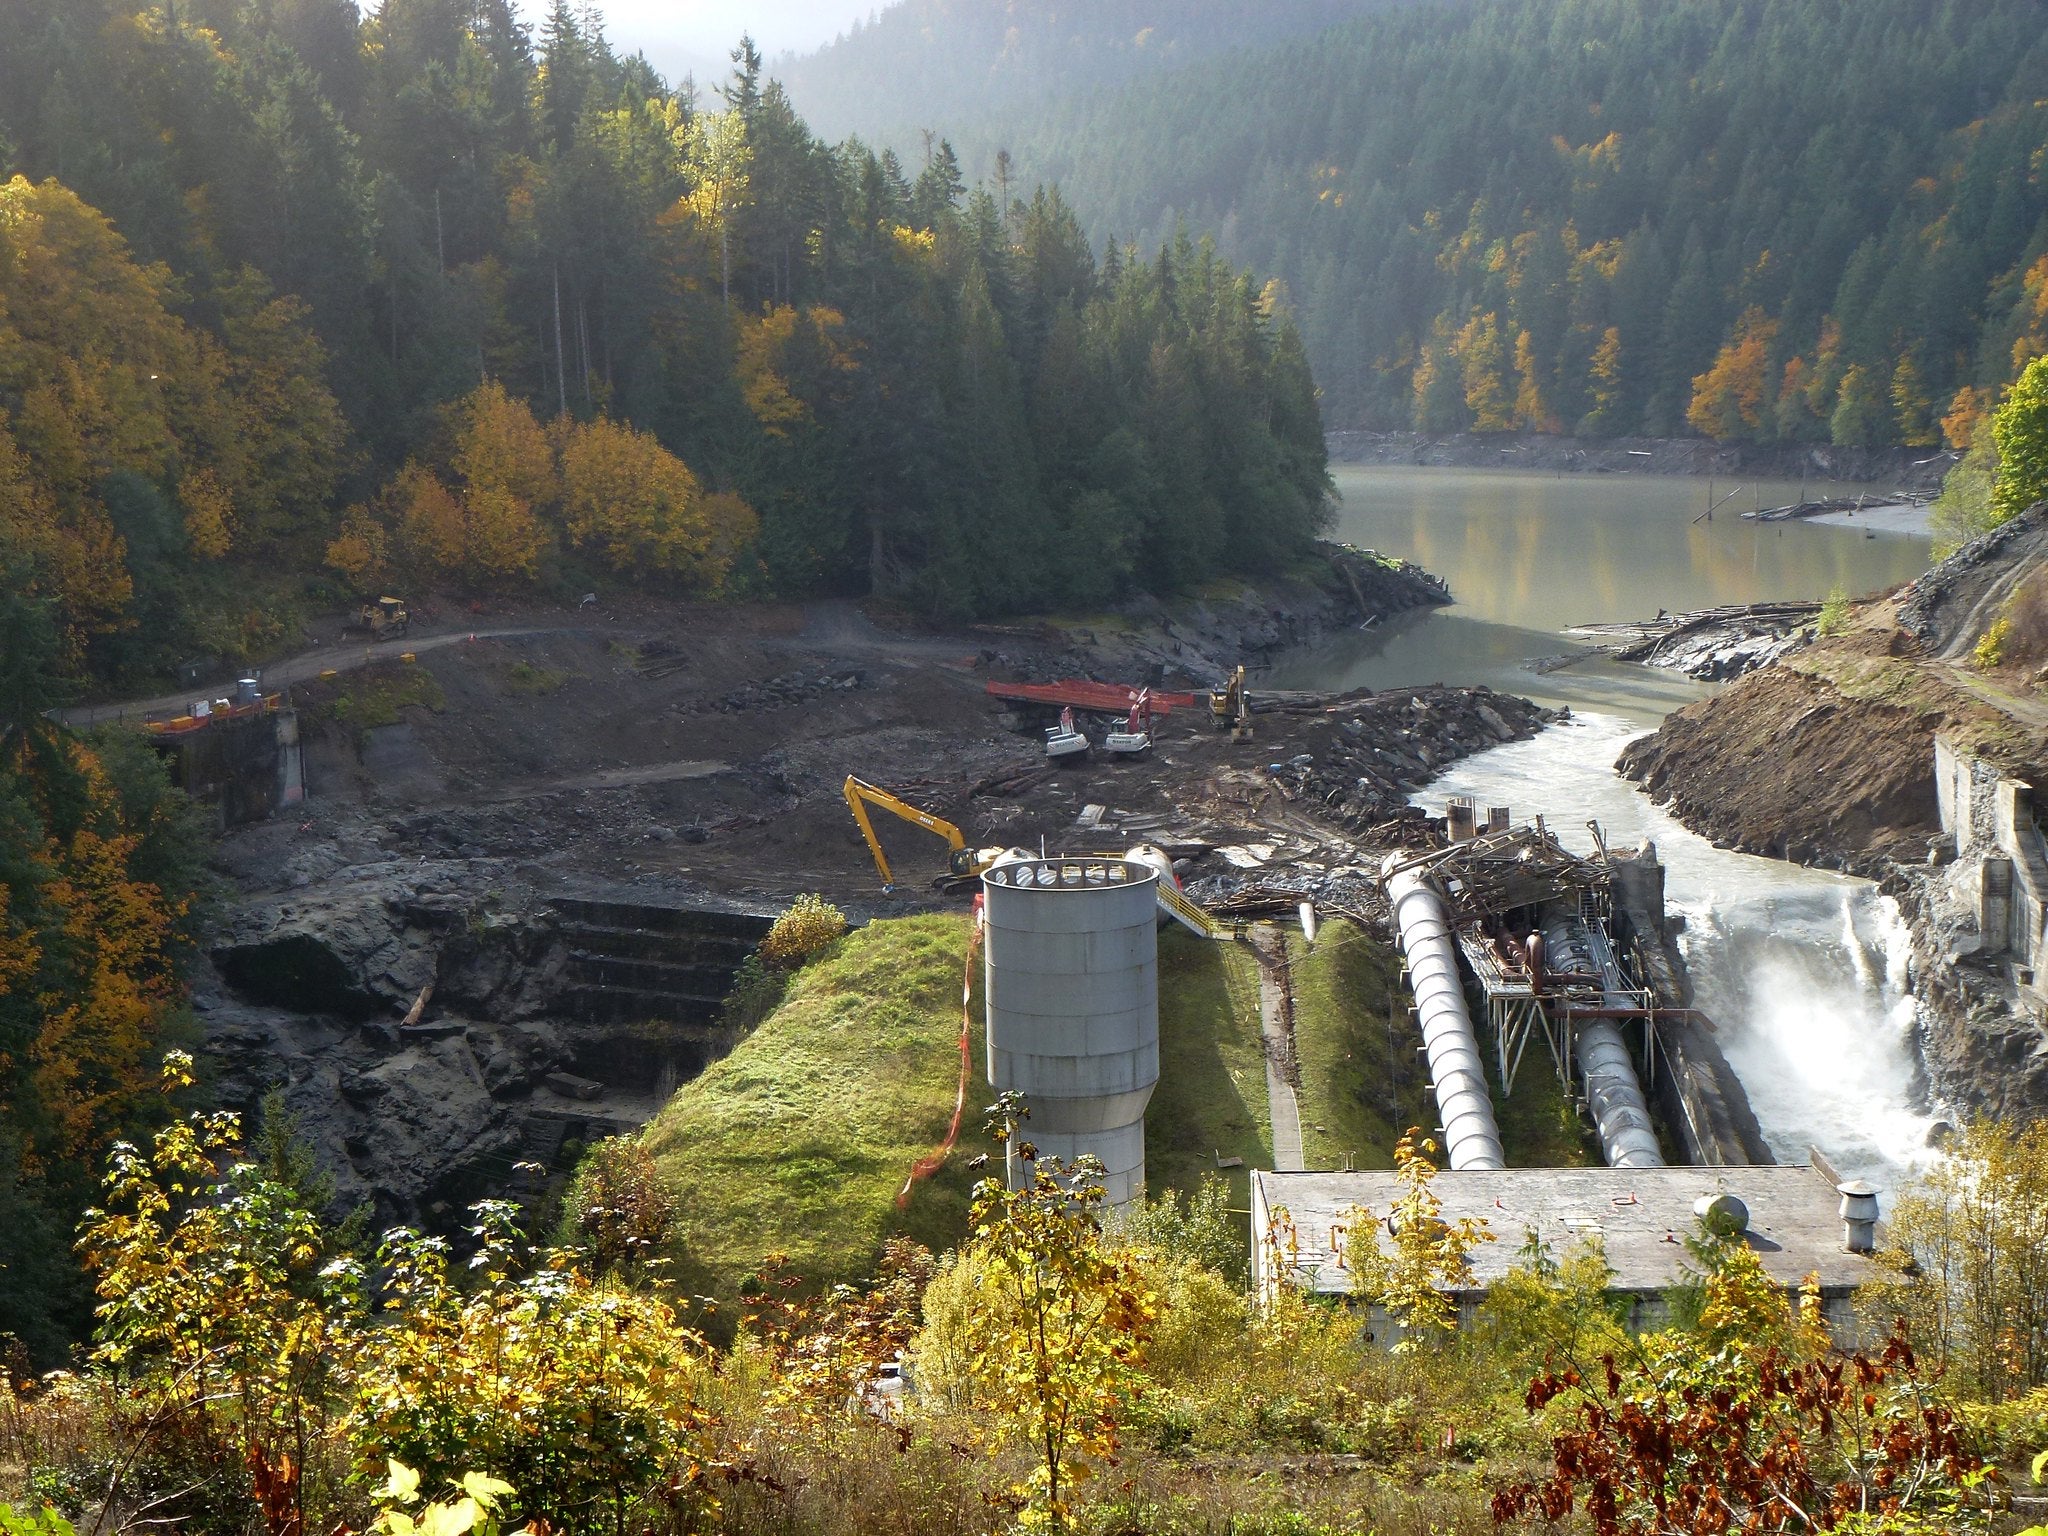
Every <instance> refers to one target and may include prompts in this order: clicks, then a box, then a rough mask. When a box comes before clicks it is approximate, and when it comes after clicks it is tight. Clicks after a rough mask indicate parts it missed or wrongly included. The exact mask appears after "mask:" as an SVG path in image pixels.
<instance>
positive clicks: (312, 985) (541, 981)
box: [193, 861, 766, 1224]
mask: <svg viewBox="0 0 2048 1536" xmlns="http://www.w3.org/2000/svg"><path fill="white" fill-rule="evenodd" d="M482 862H485V863H488V864H489V865H490V867H489V868H485V869H474V868H471V867H470V864H469V862H468V861H450V862H449V863H448V864H445V865H436V864H431V863H424V864H423V863H413V864H388V865H382V866H376V865H373V866H369V867H365V868H358V869H355V870H353V871H351V872H350V873H351V874H353V875H354V876H355V878H351V879H345V880H342V881H330V882H324V883H322V884H320V885H317V886H314V887H311V888H307V889H301V890H298V891H294V892H292V893H290V894H289V895H288V896H286V897H280V898H272V899H270V900H257V901H251V902H249V903H247V904H246V905H244V906H243V907H241V908H239V909H238V910H236V911H235V912H234V913H233V914H232V915H231V917H230V919H229V920H228V921H227V922H226V923H225V924H224V926H223V929H222V931H221V933H220V935H219V937H218V939H217V940H216V942H215V944H214V947H213V950H212V961H213V963H212V966H211V967H210V968H209V969H208V970H207V971H206V972H205V973H204V974H203V975H202V976H201V977H200V978H199V981H198V984H197V985H196V987H195V990H194V997H193V1008H194V1011H195V1012H196V1013H197V1015H198V1017H199V1019H200V1021H201V1023H202V1024H203V1026H204V1029H205V1037H206V1044H205V1051H206V1056H207V1059H208V1065H209V1067H210V1070H211V1073H212V1076H213V1079H214V1082H215V1085H216V1090H217V1092H218V1094H219V1097H220V1098H221V1100H222V1101H223V1102H224V1103H226V1104H227V1105H229V1106H230V1107H234V1108H238V1109H241V1110H243V1111H244V1112H245V1113H247V1112H249V1111H253V1110H254V1109H256V1108H257V1106H259V1105H260V1104H261V1103H262V1101H263V1100H264V1099H265V1097H266V1096H267V1095H269V1094H271V1093H278V1094H281V1095H282V1097H283V1100H284V1104H285V1106H286V1108H287V1109H288V1110H289V1111H290V1112H291V1114H292V1116H293V1118H294V1120H295V1121H296V1123H297V1128H298V1132H299V1134H300V1135H301V1136H302V1137H303V1138H305V1139H306V1141H307V1142H308V1143H309V1144H310V1145H311V1146H312V1147H313V1149H314V1151H315V1153H316V1155H317V1156H318V1157H319V1159H320V1162H321V1164H322V1165H323V1167H324V1168H325V1169H326V1170H327V1171H328V1172H329V1173H330V1174H331V1175H332V1176H333V1177H334V1179H335V1184H336V1196H335V1203H336V1206H337V1208H338V1210H347V1209H353V1208H354V1207H356V1206H358V1205H361V1204H363V1203H365V1202H367V1203H368V1204H369V1205H370V1206H371V1207H372V1208H373V1210H374V1213H375V1217H376V1219H377V1220H378V1221H379V1222H380V1223H383V1224H389V1223H392V1222H397V1221H426V1222H429V1223H435V1222H438V1221H439V1220H441V1219H442V1218H444V1217H447V1216H449V1215H450V1214H451V1213H454V1212H458V1211H459V1210H460V1209H461V1208H462V1207H463V1206H464V1205H466V1204H467V1203H468V1202H469V1201H471V1200H473V1199H476V1198H478V1197H479V1196H481V1195H483V1194H486V1193H493V1192H497V1193H503V1192H506V1191H508V1190H509V1191H512V1192H515V1193H516V1192H518V1191H520V1190H521V1189H528V1190H532V1189H536V1188H539V1187H542V1186H544V1185H545V1184H546V1183H547V1181H549V1180H550V1179H552V1178H556V1177H559V1176H561V1175H563V1174H566V1173H567V1172H568V1171H569V1168H570V1167H571V1166H572V1165H573V1162H574V1159H575V1156H576V1154H577V1152H578V1150H579V1149H580V1147H581V1146H582V1145H584V1144H586V1143H587V1142H588V1141H589V1140H591V1139H592V1138H594V1137H598V1136H603V1135H609V1134H613V1133H615V1132H618V1131H621V1130H626V1129H629V1128H631V1127H632V1126H634V1125H636V1124H638V1123H640V1122H641V1121H642V1120H644V1119H646V1118H647V1117H648V1116H649V1115H651V1114H652V1113H653V1111H654V1110H655V1109H656V1108H658V1107H659V1105H660V1104H661V1103H662V1102H664V1101H665V1100H666V1098H667V1097H668V1095H669V1094H670V1093H671V1092H673V1090H674V1089H675V1087H676V1085H677V1084H678V1083H679V1082H682V1081H684V1080H687V1079H688V1078H689V1077H692V1076H694V1075H695V1074H696V1073H697V1072H699V1071H701V1070H702V1069H703V1067H704V1065H705V1064H706V1063H707V1062H708V1061H709V1060H710V1059H712V1057H713V1056H714V1055H716V1054H718V1053H720V1052H721V1051H722V1049H723V1048H724V1046H725V1044H726V1042H725V1040H724V1038H723V1034H722V1031H721V1028H720V1026H719V1023H718V1010H719V1002H720V999H722V997H723V996H724V994H725V993H726V991H727V990H729V987H730V984H731V980H732V975H733V972H734V970H735V969H736V968H737V967H738V965H739V963H740V961H741V959H743V958H744V956H745V955H746V953H747V952H748V950H749V949H750V948H751V946H752V944H753V942H754V940H755V938H757V937H758V935H759V933H760V932H761V931H762V929H763V928H765V926H766V919H765V918H764V917H759V916H755V915H753V914H747V913H727V912H715V911H706V912H704V913H693V912H690V911H689V910H688V909H685V908H680V907H678V908H670V907H664V906H657V905H649V904H647V903H645V902H644V901H643V902H636V901H633V900H631V899H623V900H621V899H612V900H603V899H595V898H593V897H592V896H590V895H576V896H561V897H556V898H553V899H542V898H540V897H538V896H535V895H532V894H531V893H526V894H523V895H516V896H510V897H508V896H507V895H506V894H504V892H503V889H502V885H503V882H504V871H503V870H502V869H501V868H499V867H497V866H496V864H495V861H482ZM700 929H701V931H699V930H700Z"/></svg>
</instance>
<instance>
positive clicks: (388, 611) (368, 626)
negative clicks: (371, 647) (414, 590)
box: [356, 597, 412, 640]
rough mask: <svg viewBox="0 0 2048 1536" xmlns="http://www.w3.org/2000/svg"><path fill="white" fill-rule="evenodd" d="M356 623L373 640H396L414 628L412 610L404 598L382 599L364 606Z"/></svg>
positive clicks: (357, 615)
mask: <svg viewBox="0 0 2048 1536" xmlns="http://www.w3.org/2000/svg"><path fill="white" fill-rule="evenodd" d="M356 623H357V625H358V626H360V627H361V628H362V629H363V630H364V632H365V633H367V634H368V635H369V637H370V638H371V639H372V640H395V639H397V638H398V637H399V636H400V635H402V634H404V633H405V632H406V631H407V630H408V629H411V628H412V609H411V608H409V607H407V606H406V602H405V599H404V598H402V597H380V598H378V599H377V601H375V602H374V603H365V604H363V606H362V609H361V611H360V612H358V613H357V614H356Z"/></svg>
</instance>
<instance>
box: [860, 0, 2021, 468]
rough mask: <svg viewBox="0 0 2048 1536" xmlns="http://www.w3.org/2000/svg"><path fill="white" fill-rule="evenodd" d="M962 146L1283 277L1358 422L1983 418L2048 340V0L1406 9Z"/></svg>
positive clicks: (1586, 424)
mask: <svg viewBox="0 0 2048 1536" xmlns="http://www.w3.org/2000/svg"><path fill="white" fill-rule="evenodd" d="M902 9H903V10H906V11H907V10H909V9H910V8H909V7H904V8H902ZM897 14H898V12H894V11H892V12H890V13H889V14H888V16H887V17H885V22H886V21H887V20H888V19H889V18H891V17H894V16H896V15H897ZM975 36H976V35H975V33H974V31H973V29H972V28H970V27H968V26H967V25H965V23H964V22H963V23H958V24H956V25H955V26H954V28H953V30H952V31H951V32H950V33H948V34H947V35H946V37H945V38H944V39H941V40H940V41H939V42H936V43H934V44H933V45H932V46H934V47H940V46H944V45H945V44H947V43H950V44H951V45H953V46H955V47H957V48H958V49H960V50H961V57H962V59H963V60H964V61H972V60H975V59H977V58H980V57H981V56H980V55H976V54H975V53H974V52H973V51H972V50H973V48H974V46H975ZM841 47H842V48H843V47H845V45H843V44H842V45H841ZM974 67H975V65H974V64H973V63H971V62H963V64H962V69H963V71H967V72H971V71H972V69H973V68H974ZM940 126H948V125H944V124H941V125H940ZM956 142H957V143H959V144H960V146H961V150H962V154H963V156H965V157H966V158H967V160H968V161H969V163H972V164H980V163H984V162H985V161H986V160H987V159H988V158H989V157H990V156H991V155H992V154H993V152H994V150H995V148H996V147H998V146H1000V147H1003V148H1007V149H1008V150H1009V151H1010V152H1011V155H1012V158H1013V160H1014V163H1015V166H1016V170H1015V174H1016V176H1017V177H1019V178H1020V179H1021V180H1022V181H1023V182H1025V183H1027V184H1028V183H1034V182H1037V181H1040V180H1045V181H1057V182H1059V183H1060V185H1061V186H1062V188H1063V189H1064V190H1065V192H1066V194H1067V195H1068V197H1069V199H1070V200H1071V201H1072V202H1073V203H1074V205H1075V207H1076V208H1077V209H1078V210H1079V211H1080V212H1081V215H1082V218H1083V221H1084V223H1085V224H1086V226H1087V227H1088V228H1090V229H1091V230H1094V231H1097V232H1107V231H1110V230H1115V231H1118V232H1120V233H1121V234H1123V235H1125V236H1127V237H1137V238H1141V239H1156V238H1159V237H1160V236H1161V235H1163V234H1168V233H1170V232H1171V231H1172V230H1173V229H1174V228H1176V227H1177V226H1178V225H1180V224H1185V225H1186V226H1187V227H1190V228H1193V229H1197V230H1204V231H1213V232H1214V233H1215V235H1216V238H1217V240H1218V243H1219V247H1220V249H1221V250H1222V252H1223V254H1224V255H1226V256H1227V257H1230V258H1232V259H1235V260H1237V261H1241V262H1249V263H1252V264H1254V265H1256V266H1258V267H1259V268H1261V269H1262V270H1266V271H1270V272H1272V273H1274V274H1276V275H1278V276H1279V277H1280V278H1282V279H1283V280H1284V281H1285V283H1286V285H1287V288H1288V290H1289V294H1290V296H1291V298H1292V301H1293V303H1294V305H1295V306H1296V310H1297V313H1298V315H1299V317H1300V321H1301V324H1302V326H1303V330H1304V334H1305V336H1306V339H1307V343H1308V347H1309V354H1310V360H1311V362H1312V363H1313V365H1314V367H1315V371H1316V376H1317V379H1318V381H1319V382H1320V383H1321V385H1322V387H1323V390H1324V409H1325V414H1326V416H1327V417H1328V418H1329V420H1330V422H1331V424H1332V425H1339V426H1348V425H1369V426H1374V427H1396V426H1403V427H1405V426H1409V425H1419V426H1421V427H1423V428H1425V429H1427V430H1432V431H1435V430H1449V429H1455V428H1460V427H1475V428H1478V429H1480V430H1494V429H1501V428H1507V427H1513V426H1525V427H1537V428H1549V429H1564V430H1577V431H1583V432H1587V433H1591V434H1601V435H1611V434H1622V433H1633V432H1647V433H1655V434H1668V433H1682V432H1686V431H1688V430H1692V431H1699V432H1703V433H1707V434H1711V435H1713V436H1716V437H1722V438H1741V439H1794V440H1813V441H1829V440H1832V441H1835V442H1838V443H1867V444H1876V443H1894V442H1904V443H1928V444H1932V443H1934V442H1936V441H1937V440H1939V438H1940V437H1941V435H1942V432H1943V423H1944V418H1949V420H1950V436H1951V438H1952V440H1955V441H1958V442H1960V441H1964V440H1966V439H1967V436H1968V431H1969V427H1970V424H1971V420H1972V418H1973V417H1974V416H1975V415H1976V414H1977V413H1978V412H1979V411H1980V410H1981V408H1982V406H1983V404H1984V397H1983V396H1982V394H1979V393H1971V392H1972V391H1986V390H1992V389H1995V388H1996V387H1998V386H2000V385H2002V384H2004V383H2005V382H2007V381H2009V380H2010V379H2011V378H2012V377H2013V376H2014V374H2015V373H2016V372H2017V370H2018V367H2019V366H2020V365H2021V364H2022V363H2024V362H2025V360H2026V359H2027V358H2028V357H2030V356H2033V355H2038V354H2039V353H2041V352H2042V351H2043V350H2048V260H2044V254H2048V164H2044V157H2048V30H2044V28H2043V27H2042V25H2041V11H2040V8H2039V6H2038V5H2036V4H2033V3H2031V0H1855V3H1850V0H1684V3H1680V0H1564V3H1558V0H1472V3H1451V4H1428V5H1418V6H1409V7H1400V8H1389V9H1386V10H1382V11H1379V12H1376V13H1374V14H1371V15H1367V16H1363V17H1360V18H1357V19H1354V20H1352V21H1349V22H1347V23H1345V24H1343V25H1341V26H1339V27H1336V28H1335V29H1333V30H1330V31H1328V32H1327V33H1325V34H1323V35H1320V36H1317V37H1314V38H1312V39H1302V40H1296V41H1292V42H1288V43H1285V44H1283V45H1281V46H1278V47H1274V48H1271V49H1268V50H1266V51H1264V52H1257V53H1239V54H1233V55H1230V56H1227V57H1219V58H1215V59H1210V60H1207V61H1205V62H1202V63H1200V64H1197V65H1195V66H1193V67H1192V68H1189V69H1185V70H1181V71H1178V72H1175V73H1172V74H1169V75H1165V76H1161V77H1156V78H1148V79H1145V80H1141V81H1138V82H1135V83H1132V84H1129V85H1128V86H1126V87H1124V88H1122V89H1120V90H1117V91H1099V90H1098V91H1092V92H1088V91H1084V92H1077V93H1073V94H1069V95H1066V96H1062V97H1059V98H1057V99H1050V100H1044V101H1041V102H1040V103H1038V104H1036V105H1030V106H1027V105H1025V104H1023V103H1017V104H1015V105H1013V106H1008V107H1005V108H1003V109H1001V110H999V111H996V112H993V113H987V114H983V115H981V116H979V117H977V118H976V119H975V120H974V121H973V123H972V124H971V126H963V127H961V128H960V130H959V133H958V135H957V136H956Z"/></svg>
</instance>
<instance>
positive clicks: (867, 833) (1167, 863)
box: [845, 774, 1242, 939]
mask: <svg viewBox="0 0 2048 1536" xmlns="http://www.w3.org/2000/svg"><path fill="white" fill-rule="evenodd" d="M845 793H846V808H847V809H848V810H850V811H852V812H853V819H854V821H855V822H857V823H858V824H859V826H860V833H861V836H862V837H864V838H866V839H867V840H868V852H869V853H871V854H873V855H874V856H875V868H876V869H877V870H879V871H880V872H881V876H882V889H883V890H885V891H893V890H895V889H896V876H895V873H894V872H893V871H892V870H891V869H890V868H889V856H888V855H887V854H886V853H884V852H883V851H882V840H881V839H880V838H878V837H876V836H875V824H874V822H873V820H871V819H870V817H869V816H868V807H869V806H871V805H872V806H876V807H879V808H880V809H882V810H885V811H888V812H889V813H890V814H891V815H894V816H901V817H902V818H903V819H904V820H905V821H907V822H909V823H910V824H911V825H912V826H917V827H923V828H924V829H925V831H927V832H931V833H935V834H937V835H938V836H940V837H943V838H944V839H945V840H946V846H947V847H948V848H949V849H951V850H952V851H951V853H950V854H949V855H948V857H947V861H946V862H947V872H946V873H945V874H943V875H941V876H939V877H938V878H937V879H936V880H934V881H933V882H932V884H933V886H935V887H936V888H937V889H939V890H942V891H956V890H959V889H961V888H963V887H965V886H967V885H968V884H970V883H971V882H972V881H974V880H976V879H978V878H980V876H981V875H982V874H983V872H984V871H986V870H987V869H989V868H990V867H991V866H992V865H993V864H995V862H996V861H997V860H998V859H1000V858H1002V857H1003V855H1005V854H1007V853H1010V852H1012V851H1013V850H1011V849H1008V848H970V847H968V846H967V838H966V836H965V834H963V833H962V832H961V830H960V829H959V828H958V827H956V826H954V825H953V823H952V822H950V821H948V820H946V818H945V817H943V816H934V815H933V814H932V813H931V812H930V811H921V810H919V809H918V808H917V807H916V806H914V805H912V804H911V803H910V802H909V801H907V800H904V799H902V798H901V797H900V796H897V795H892V794H890V793H889V791H888V790H886V789H882V788H879V787H878V786H876V785H873V784H870V783H868V781H867V780H866V779H859V778H855V777H854V776H853V775H852V774H848V775H847V776H846V785H845ZM1080 857H1081V858H1084V859H1087V858H1101V859H1117V858H1122V859H1132V860H1135V861H1136V862H1138V863H1141V864H1147V865H1150V866H1151V867H1152V868H1153V869H1154V870H1156V871H1157V872H1158V874H1159V879H1158V881H1157V882H1156V884H1155V886H1154V890H1155V893H1156V894H1157V897H1158V900H1159V911H1160V913H1161V915H1162V916H1164V917H1170V918H1172V919H1173V920H1174V921H1175V922H1177V923H1179V924H1181V926H1183V927H1184V928H1187V929H1188V930H1190V931H1191V932H1193V933H1195V934H1196V935H1198V936H1199V937H1201V938H1205V939H1235V938H1238V937H1240V936H1241V932H1242V924H1237V923H1231V922H1226V921H1223V920H1221V919H1219V918H1215V917H1212V916H1210V915H1209V914H1208V913H1207V912H1205V911H1204V910H1203V909H1202V906H1201V904H1200V903H1199V902H1197V901H1195V900H1194V899H1193V898H1192V897H1190V896H1188V895H1186V894H1185V893H1184V892H1183V891H1182V890H1181V888H1180V876H1179V875H1177V874H1175V873H1174V870H1173V860H1172V859H1170V858H1168V857H1167V856H1166V854H1165V853H1164V852H1162V851H1161V850H1160V849H1158V848H1155V847H1153V846H1151V845H1150V844H1148V843H1139V844H1136V845H1135V846H1133V847H1131V848H1129V849H1127V850H1126V851H1125V852H1123V853H1120V854H1119V853H1099V854H1082V855H1080Z"/></svg>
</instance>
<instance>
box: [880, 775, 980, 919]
mask: <svg viewBox="0 0 2048 1536" xmlns="http://www.w3.org/2000/svg"><path fill="white" fill-rule="evenodd" d="M845 794H846V808H847V809H848V810H850V811H852V812H853V819H854V821H855V822H857V823H858V824H859V826H860V835H861V836H862V837H864V838H866V839H867V842H868V852H869V853H872V854H873V855H874V856H875V868H876V869H877V870H878V871H879V872H880V873H881V876H882V889H883V890H885V891H893V890H895V889H896V876H895V873H894V871H892V870H891V869H890V868H889V856H888V855H887V854H886V853H884V852H883V851H882V840H881V839H880V838H879V837H877V836H875V825H874V823H873V822H872V821H871V820H869V818H868V807H869V806H871V805H872V806H876V807H878V808H879V809H881V810H885V811H887V812H889V813H890V814H891V815H893V816H901V817H902V818H903V819H904V820H905V821H907V822H909V823H910V824H911V825H912V826H914V827H923V828H924V829H925V831H927V832H932V833H936V834H937V835H938V836H940V837H942V838H944V839H945V840H946V847H947V848H948V849H949V850H950V852H949V854H948V857H947V860H946V873H945V874H943V875H941V876H939V877H938V879H936V880H934V881H933V882H932V884H933V885H935V886H937V887H938V888H939V889H940V890H952V889H953V888H955V887H956V886H960V885H964V884H965V883H966V882H968V881H970V880H972V879H974V877H975V876H977V875H979V874H980V873H981V872H982V871H983V870H985V869H987V868H988V867H989V866H990V865H991V864H993V863H995V861H996V860H997V859H999V858H1001V857H1002V855H1003V854H1004V853H1005V852H1006V851H1007V850H1005V849H1002V848H969V847H968V846H967V837H966V834H964V833H963V832H962V831H961V830H960V829H959V828H958V827H956V826H954V825H953V823H952V822H950V821H948V820H946V818H945V817H943V816H934V815H932V813H931V812H929V811H920V810H919V809H918V808H917V807H916V806H914V805H912V804H910V803H909V802H908V801H907V800H903V799H900V798H899V797H897V796H895V795H892V794H890V793H889V791H888V790H886V789H882V788H879V787H878V786H876V785H873V784H870V783H868V781H867V780H866V779H857V778H855V777H854V776H853V775H852V774H848V775H847V776H846V786H845Z"/></svg>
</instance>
